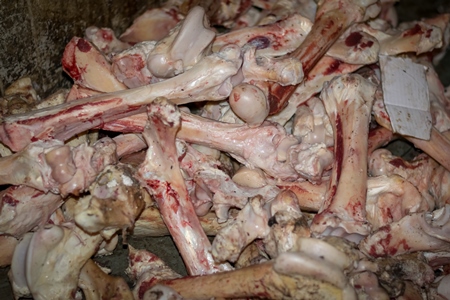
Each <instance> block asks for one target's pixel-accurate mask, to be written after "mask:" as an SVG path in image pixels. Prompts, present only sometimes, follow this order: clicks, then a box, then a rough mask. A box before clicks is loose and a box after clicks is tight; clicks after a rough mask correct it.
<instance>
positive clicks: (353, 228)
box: [311, 75, 376, 235]
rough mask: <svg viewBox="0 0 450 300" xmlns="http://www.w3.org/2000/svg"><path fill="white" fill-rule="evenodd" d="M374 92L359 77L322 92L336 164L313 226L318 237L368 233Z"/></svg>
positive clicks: (337, 82) (335, 82) (344, 78)
mask: <svg viewBox="0 0 450 300" xmlns="http://www.w3.org/2000/svg"><path fill="white" fill-rule="evenodd" d="M375 90H376V86H375V85H373V84H372V83H370V82H369V81H368V80H366V79H364V78H363V77H362V76H360V75H344V76H341V77H337V78H335V79H334V80H332V81H331V82H330V83H329V85H328V86H327V87H326V88H325V89H324V91H323V92H322V100H323V101H324V105H325V108H326V110H327V113H328V115H329V116H330V121H331V122H332V124H333V131H334V154H335V163H334V167H333V170H332V174H331V181H330V187H329V190H328V193H327V195H326V199H325V202H324V204H323V206H322V208H321V210H320V213H319V214H318V215H316V216H315V217H314V220H313V223H312V224H311V230H312V231H313V232H315V233H316V234H326V235H328V234H330V233H331V234H333V231H334V230H337V229H338V228H340V229H343V230H344V231H345V232H347V233H348V234H352V233H357V234H360V235H367V234H368V233H369V230H370V228H369V226H368V224H367V221H366V217H365V200H366V190H367V138H368V131H369V129H368V127H369V121H370V111H371V109H372V103H373V100H374V95H375ZM337 231H339V230H337ZM337 231H336V233H337ZM336 233H334V234H336Z"/></svg>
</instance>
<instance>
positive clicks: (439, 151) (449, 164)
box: [373, 97, 450, 171]
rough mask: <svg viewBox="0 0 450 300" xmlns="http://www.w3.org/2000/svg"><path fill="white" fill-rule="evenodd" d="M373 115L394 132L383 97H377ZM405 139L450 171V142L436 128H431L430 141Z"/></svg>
mask: <svg viewBox="0 0 450 300" xmlns="http://www.w3.org/2000/svg"><path fill="white" fill-rule="evenodd" d="M373 114H374V116H375V120H376V121H377V123H378V124H380V125H381V126H383V127H384V128H386V129H389V130H391V131H392V126H391V119H390V117H389V115H388V114H387V112H386V108H385V107H384V102H383V100H382V97H377V99H376V100H375V102H374V105H373ZM403 137H404V138H405V139H406V140H408V141H410V142H411V143H413V144H414V146H415V147H417V148H419V149H421V150H422V151H424V152H425V153H427V154H428V155H429V156H431V157H432V158H433V159H435V160H436V161H437V162H439V163H440V164H441V165H442V166H443V167H444V168H446V169H447V170H449V171H450V158H449V156H448V155H447V153H449V152H450V140H449V139H448V138H447V137H446V136H445V135H444V134H442V133H440V132H439V131H438V130H437V129H436V128H435V127H432V128H431V136H430V139H429V140H422V139H418V138H414V137H411V136H403Z"/></svg>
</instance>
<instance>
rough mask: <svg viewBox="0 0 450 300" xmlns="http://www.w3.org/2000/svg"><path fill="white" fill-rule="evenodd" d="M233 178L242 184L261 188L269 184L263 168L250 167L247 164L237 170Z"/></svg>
mask: <svg viewBox="0 0 450 300" xmlns="http://www.w3.org/2000/svg"><path fill="white" fill-rule="evenodd" d="M232 180H233V181H234V182H235V183H237V184H239V185H241V186H245V187H250V188H261V187H263V186H265V185H267V181H266V177H265V175H264V172H263V171H262V170H260V169H250V168H247V167H245V166H242V167H241V168H239V170H237V172H236V173H235V174H234V176H233V178H232Z"/></svg>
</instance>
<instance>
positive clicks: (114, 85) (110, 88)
mask: <svg viewBox="0 0 450 300" xmlns="http://www.w3.org/2000/svg"><path fill="white" fill-rule="evenodd" d="M62 66H63V69H64V71H65V72H66V73H67V74H68V75H69V76H70V77H71V78H72V79H73V80H74V82H75V83H77V84H79V85H81V86H83V87H85V88H89V89H93V90H96V91H100V92H114V91H118V90H123V89H125V88H126V86H125V85H123V84H122V83H121V82H120V81H118V80H117V79H116V77H114V75H113V74H112V72H111V65H110V63H109V62H108V61H107V60H106V58H105V57H104V56H103V54H102V53H100V51H99V50H98V49H97V48H95V46H93V45H92V44H91V43H90V42H89V41H87V40H85V39H83V38H79V37H74V38H72V39H71V40H70V42H69V43H68V44H67V45H66V48H65V49H64V53H63V58H62Z"/></svg>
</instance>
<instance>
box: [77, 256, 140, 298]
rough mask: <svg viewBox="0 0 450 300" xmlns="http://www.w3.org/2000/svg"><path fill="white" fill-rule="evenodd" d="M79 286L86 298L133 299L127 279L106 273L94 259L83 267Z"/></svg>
mask: <svg viewBox="0 0 450 300" xmlns="http://www.w3.org/2000/svg"><path fill="white" fill-rule="evenodd" d="M78 286H79V287H80V288H81V289H82V290H83V295H84V297H85V299H86V300H96V299H130V300H131V299H133V295H132V293H131V291H130V288H129V287H128V284H127V283H126V281H125V279H123V278H122V277H118V276H111V275H108V274H106V273H105V272H104V271H103V270H102V269H101V268H100V267H99V266H98V265H97V264H96V263H95V262H94V261H93V260H92V259H89V260H88V261H87V262H86V263H85V264H84V266H83V268H81V272H80V277H79V279H78Z"/></svg>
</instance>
